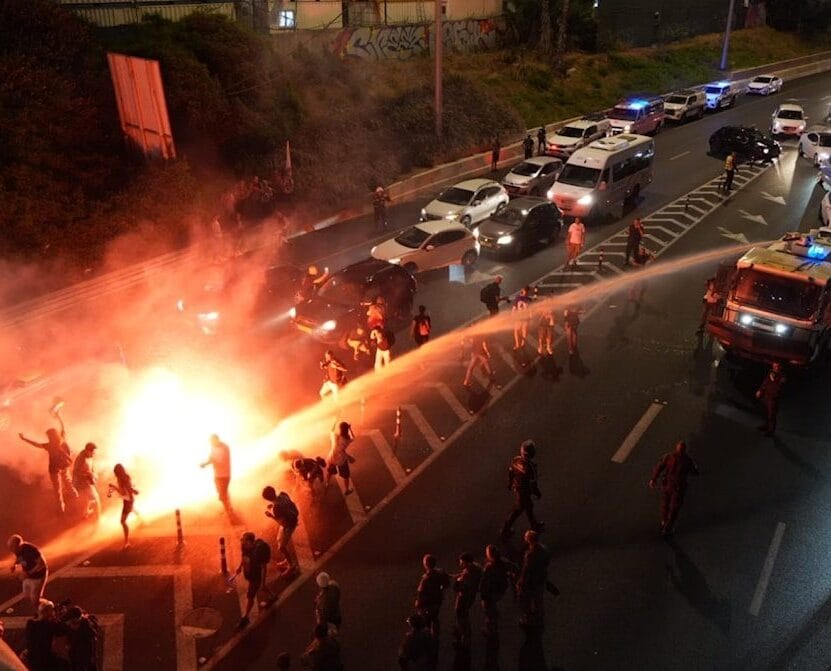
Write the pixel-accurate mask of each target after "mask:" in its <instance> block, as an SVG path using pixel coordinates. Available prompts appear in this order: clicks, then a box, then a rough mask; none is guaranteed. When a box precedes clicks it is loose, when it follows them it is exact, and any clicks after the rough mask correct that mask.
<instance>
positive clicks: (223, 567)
mask: <svg viewBox="0 0 831 671" xmlns="http://www.w3.org/2000/svg"><path fill="white" fill-rule="evenodd" d="M219 570H220V571H222V575H228V560H227V558H226V556H225V536H220V538H219Z"/></svg>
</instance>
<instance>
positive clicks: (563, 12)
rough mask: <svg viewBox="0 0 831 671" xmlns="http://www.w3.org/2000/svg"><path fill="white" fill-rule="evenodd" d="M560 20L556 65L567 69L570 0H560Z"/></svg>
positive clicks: (562, 69)
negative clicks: (567, 29) (566, 55)
mask: <svg viewBox="0 0 831 671" xmlns="http://www.w3.org/2000/svg"><path fill="white" fill-rule="evenodd" d="M560 3H561V4H560V20H559V21H558V22H557V53H556V56H557V64H556V67H557V68H558V69H560V70H561V71H565V65H566V64H565V54H566V27H567V26H568V6H569V0H560Z"/></svg>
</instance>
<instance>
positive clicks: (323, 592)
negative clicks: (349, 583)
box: [315, 571, 343, 629]
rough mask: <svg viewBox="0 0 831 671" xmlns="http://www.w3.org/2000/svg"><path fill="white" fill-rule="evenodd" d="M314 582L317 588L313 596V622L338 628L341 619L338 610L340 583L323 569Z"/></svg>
mask: <svg viewBox="0 0 831 671" xmlns="http://www.w3.org/2000/svg"><path fill="white" fill-rule="evenodd" d="M315 582H316V583H317V588H318V590H317V595H316V596H315V623H317V624H327V625H332V626H333V627H336V628H337V629H340V627H341V623H342V621H343V617H342V616H341V612H340V585H338V583H336V582H335V581H334V580H332V578H331V577H330V576H329V574H328V573H324V572H323V571H321V572H320V573H318V574H317V577H316V578H315Z"/></svg>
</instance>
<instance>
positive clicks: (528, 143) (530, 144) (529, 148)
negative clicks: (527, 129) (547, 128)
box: [522, 133, 534, 158]
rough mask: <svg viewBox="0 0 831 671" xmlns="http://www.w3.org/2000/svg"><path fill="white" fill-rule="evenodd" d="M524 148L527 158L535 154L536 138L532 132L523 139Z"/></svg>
mask: <svg viewBox="0 0 831 671" xmlns="http://www.w3.org/2000/svg"><path fill="white" fill-rule="evenodd" d="M522 149H523V150H524V151H525V158H531V157H532V156H533V155H534V139H533V138H532V137H531V133H528V135H526V136H525V139H524V140H523V141H522Z"/></svg>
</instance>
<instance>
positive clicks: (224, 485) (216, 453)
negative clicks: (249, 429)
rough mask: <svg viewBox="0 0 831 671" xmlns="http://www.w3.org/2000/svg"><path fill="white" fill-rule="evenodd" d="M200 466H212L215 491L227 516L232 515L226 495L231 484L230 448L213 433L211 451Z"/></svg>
mask: <svg viewBox="0 0 831 671" xmlns="http://www.w3.org/2000/svg"><path fill="white" fill-rule="evenodd" d="M200 466H201V467H202V468H205V467H206V466H213V469H214V485H215V486H216V493H217V495H218V496H219V500H220V501H221V502H222V506H223V508H225V512H226V513H227V514H228V517H233V514H234V509H233V508H232V507H231V499H230V497H229V495H228V486H229V485H230V484H231V448H229V447H228V446H227V445H226V444H225V443H223V442H222V441H221V440H220V439H219V436H217V435H216V434H215V433H214V434H212V435H211V453H210V455H209V456H208V459H207V461H205V462H204V463H202V464H200Z"/></svg>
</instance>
